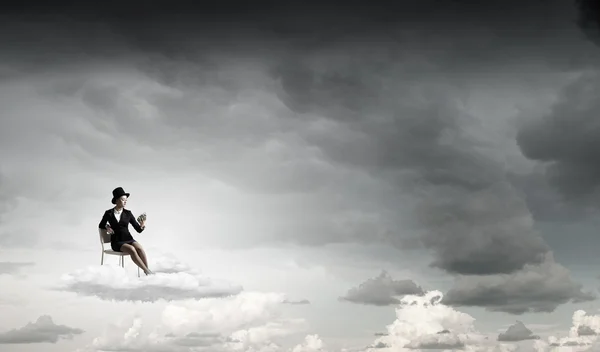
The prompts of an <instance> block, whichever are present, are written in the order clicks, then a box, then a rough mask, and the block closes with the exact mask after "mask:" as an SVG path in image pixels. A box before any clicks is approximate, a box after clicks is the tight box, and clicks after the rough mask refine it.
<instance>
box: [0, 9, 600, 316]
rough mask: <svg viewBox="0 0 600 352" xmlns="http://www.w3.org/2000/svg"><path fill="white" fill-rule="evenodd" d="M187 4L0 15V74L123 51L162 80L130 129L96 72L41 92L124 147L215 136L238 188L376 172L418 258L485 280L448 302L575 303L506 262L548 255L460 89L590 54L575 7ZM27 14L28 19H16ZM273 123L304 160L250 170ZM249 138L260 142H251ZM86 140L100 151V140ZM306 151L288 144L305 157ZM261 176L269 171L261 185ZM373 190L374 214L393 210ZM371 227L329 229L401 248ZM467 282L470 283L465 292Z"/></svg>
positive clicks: (538, 260) (577, 61)
mask: <svg viewBox="0 0 600 352" xmlns="http://www.w3.org/2000/svg"><path fill="white" fill-rule="evenodd" d="M190 4H191V2H177V1H170V2H168V3H167V2H152V3H148V2H144V3H143V4H142V3H140V2H129V3H124V2H120V3H119V4H115V3H111V2H108V3H106V2H104V3H102V4H98V5H91V4H83V3H80V4H77V5H68V6H67V5H63V6H43V7H39V8H38V9H37V10H35V11H33V10H30V11H29V12H28V15H24V16H20V17H14V16H12V17H8V19H11V20H10V21H5V22H3V23H4V24H3V26H5V27H4V28H8V29H10V30H9V31H4V32H3V33H4V35H3V37H0V39H2V40H3V42H8V40H17V41H18V42H20V43H21V45H17V46H12V47H10V48H9V49H10V50H6V51H3V52H2V53H1V54H0V55H2V56H1V58H2V62H4V63H7V66H8V68H9V69H7V71H6V72H8V73H7V74H6V75H7V76H6V77H7V79H13V78H14V77H15V75H17V76H18V74H26V73H28V72H40V71H51V70H52V68H53V67H59V66H61V65H62V66H61V67H62V68H65V67H66V68H68V69H69V71H70V70H74V69H75V68H77V67H79V66H78V65H77V64H78V63H81V62H86V60H91V59H90V58H91V57H94V58H95V59H96V60H100V61H102V60H103V59H106V58H107V57H111V58H113V59H115V60H116V61H118V60H122V61H124V62H128V63H130V64H131V65H132V66H135V67H137V68H139V69H140V70H142V71H143V72H144V73H146V74H147V75H148V76H149V77H151V78H153V79H156V80H157V81H159V82H160V83H162V84H165V85H167V86H168V87H166V88H173V91H168V92H164V91H162V92H160V93H156V92H152V93H145V94H144V93H142V98H143V99H142V100H143V101H145V102H146V103H149V104H150V105H152V106H154V107H156V109H157V111H158V112H157V115H158V117H157V118H156V119H155V120H154V121H152V122H148V123H146V124H143V123H142V122H144V120H141V119H139V118H138V117H140V116H143V115H144V114H140V113H138V112H136V111H135V109H134V108H133V105H132V104H131V101H130V100H127V99H125V98H124V95H125V92H124V91H119V90H118V89H119V87H120V82H111V79H113V78H109V79H107V81H108V82H100V83H98V82H87V81H85V80H81V81H74V82H73V81H71V82H68V81H64V82H63V83H62V85H61V87H60V88H61V90H60V92H59V94H57V93H56V91H53V89H49V90H50V91H52V94H54V95H55V96H60V97H61V98H62V97H65V96H68V97H71V96H75V97H77V98H78V99H81V102H82V103H83V104H84V106H86V107H88V108H90V109H91V110H93V111H96V112H98V116H97V117H96V118H92V119H91V120H92V123H93V124H94V125H95V126H96V127H97V128H98V129H99V130H102V129H103V128H106V127H102V126H103V122H104V121H105V120H109V121H111V122H115V123H116V124H117V123H118V124H119V125H120V129H119V130H120V131H121V133H123V134H126V133H129V134H130V136H131V137H130V138H132V139H135V140H136V141H138V142H139V143H140V144H144V145H152V146H153V148H156V149H158V148H166V147H167V146H169V145H171V144H173V143H181V144H178V147H180V146H181V147H182V148H185V147H186V146H187V145H186V144H185V141H189V140H200V141H202V142H206V143H213V142H214V144H213V145H212V147H213V148H208V150H207V151H206V154H207V155H211V156H215V159H219V158H220V159H222V160H226V161H227V162H228V165H227V166H223V168H222V169H221V170H220V172H221V174H222V175H225V176H226V177H228V178H227V181H230V180H231V181H232V183H233V181H237V182H238V184H242V185H244V186H245V187H246V188H248V189H252V188H254V189H259V190H260V191H265V190H267V189H269V188H272V189H274V188H277V189H278V191H281V192H283V191H284V190H285V188H286V187H287V188H288V189H291V188H293V190H294V191H296V192H305V193H308V192H309V191H316V190H319V191H322V190H323V189H328V187H330V188H334V187H335V186H339V184H340V183H337V184H336V183H335V182H332V181H331V179H328V178H327V177H326V176H328V175H330V173H328V172H330V171H331V169H336V170H340V169H350V170H354V171H358V172H361V173H364V174H366V175H369V176H371V177H373V178H374V179H377V180H378V181H383V182H384V183H386V184H389V185H390V188H392V187H393V188H394V189H393V190H392V191H390V192H389V193H388V194H386V197H390V195H395V194H403V195H408V196H409V197H412V198H413V200H416V203H417V204H418V207H417V209H416V214H415V215H416V216H415V217H414V218H410V217H409V219H406V227H404V226H402V227H401V228H402V229H403V230H404V229H405V228H408V227H409V226H410V225H414V226H415V227H417V228H418V229H416V230H415V231H414V233H418V234H419V235H420V237H419V240H420V242H421V244H422V245H424V246H425V247H426V248H427V249H429V250H431V251H432V252H433V254H434V259H433V261H432V265H433V266H435V267H438V268H440V269H442V270H444V271H446V272H448V273H452V274H480V275H491V276H489V277H467V278H465V280H466V281H465V282H466V283H467V284H468V285H466V286H465V287H466V288H464V289H463V288H462V287H461V288H457V289H454V290H453V291H451V292H449V294H448V298H449V300H450V301H451V302H453V303H455V304H465V305H481V306H485V307H488V308H489V309H492V310H504V311H509V312H522V311H527V310H528V309H530V308H528V307H529V305H531V306H532V307H533V308H531V309H532V310H534V311H546V310H552V309H554V308H555V307H556V305H557V304H559V303H563V302H566V301H568V300H569V299H571V298H574V297H575V298H576V299H587V298H588V297H587V296H585V295H583V294H582V293H580V291H579V288H578V286H577V285H576V284H574V283H573V282H572V281H571V280H570V279H569V277H568V275H566V277H565V276H563V280H562V282H560V283H556V282H554V281H552V285H551V284H548V285H546V286H543V287H545V288H546V289H547V290H546V291H544V292H537V291H535V290H534V291H528V290H527V289H528V288H530V283H531V282H536V280H535V277H533V279H532V277H530V276H527V275H526V274H527V273H526V272H524V270H522V269H527V270H538V269H539V268H538V269H536V267H535V265H538V266H540V265H542V266H543V265H545V264H544V263H542V261H543V258H544V256H545V255H546V254H548V253H549V250H550V249H549V248H548V246H547V245H546V244H545V242H544V241H543V240H542V239H541V237H540V236H539V234H537V233H536V232H535V231H533V229H532V226H533V220H532V216H531V213H530V212H529V209H528V208H527V206H526V205H527V204H526V203H525V202H524V201H523V195H522V194H521V193H519V192H518V190H517V189H515V188H513V187H512V186H511V185H510V183H509V180H507V177H506V170H505V163H504V159H501V158H494V157H493V156H494V155H496V153H497V152H498V148H497V146H496V145H494V144H493V143H492V142H491V141H489V140H488V139H486V137H485V136H483V137H482V134H481V131H482V130H484V129H485V126H486V124H485V123H483V121H484V120H485V119H486V118H489V117H487V116H474V115H473V114H471V113H469V112H468V111H467V109H466V108H465V105H467V102H468V100H469V98H470V97H471V93H472V91H473V90H476V89H477V88H473V86H472V85H470V83H471V82H472V81H477V83H481V82H484V83H485V85H490V83H492V85H493V83H494V82H502V81H503V80H504V79H508V78H505V77H513V78H511V79H514V81H511V84H512V83H515V82H517V83H522V84H525V82H528V81H529V78H534V79H536V78H537V76H536V74H539V73H545V72H552V71H553V70H556V69H559V70H562V69H572V68H578V69H579V68H581V67H584V66H587V65H591V64H592V63H595V62H600V60H597V59H598V55H600V54H599V53H598V50H596V48H592V47H593V46H592V45H588V46H586V45H585V44H588V43H587V42H586V41H585V40H583V39H581V38H579V37H578V36H579V34H580V33H579V29H578V28H577V27H576V26H575V25H574V24H572V23H571V22H572V20H573V18H575V15H576V13H575V8H574V6H573V3H572V2H571V1H558V0H557V1H530V2H527V3H524V2H523V1H487V2H476V1H447V2H439V1H418V2H417V1H410V2H409V1H406V2H394V4H393V5H392V2H384V3H382V2H378V4H377V5H375V4H373V5H366V4H365V3H359V2H353V1H350V2H346V3H344V4H343V5H342V6H336V7H334V6H333V5H332V3H331V2H320V4H319V5H317V4H316V3H315V4H308V3H305V2H293V3H285V4H282V3H278V4H274V3H271V2H260V3H252V4H248V5H245V6H242V7H239V6H232V4H228V3H227V2H223V3H220V4H219V5H217V4H216V3H213V4H210V5H202V7H200V8H198V7H196V9H195V10H193V9H191V8H185V7H186V6H191V5H190ZM92 7H94V8H92ZM20 10H21V11H23V10H24V9H23V7H21V9H20ZM14 11H16V10H14ZM44 12H46V13H50V12H53V14H51V15H48V14H44ZM15 13H16V12H13V13H12V14H10V15H14V14H15ZM75 14H76V15H77V16H78V17H77V21H74V20H73V19H72V18H74V16H75ZM69 17H71V19H69ZM15 18H17V20H15ZM58 20H60V21H61V22H60V24H58V22H56V21H58ZM19 21H21V22H19ZM31 23H35V24H36V25H35V26H34V27H33V28H32V27H29V26H28V25H29V24H31ZM25 29H28V30H25ZM0 35H1V34H0ZM23 39H25V40H23ZM592 49H593V50H592ZM40 53H44V55H40ZM594 55H596V56H594ZM236 65H239V66H241V67H245V69H246V70H245V71H244V74H245V75H248V76H242V75H241V74H240V75H237V74H238V73H239V72H238V71H235V70H234V71H233V73H231V75H230V76H228V75H227V74H223V71H221V70H220V69H222V68H224V67H225V68H230V66H232V67H234V68H235V67H236ZM19 70H21V71H19ZM248 71H251V72H252V74H250V73H247V72H248ZM3 72H4V71H3ZM15 72H16V73H15ZM64 72H67V71H64ZM255 72H259V73H264V72H268V74H269V75H268V76H265V77H263V76H261V75H260V74H257V75H256V76H255V75H254V73H255ZM232 76H235V78H232ZM257 76H259V78H257ZM515 76H518V78H517V79H515V78H514V77H515ZM240 77H242V78H240ZM236 78H237V79H236ZM207 87H211V88H213V89H207ZM161 88H162V87H161ZM166 88H165V89H166ZM243 89H245V91H246V92H247V91H253V92H266V93H271V94H272V93H275V94H277V97H278V98H279V99H280V100H281V102H282V103H283V104H285V105H283V106H282V105H281V104H279V105H277V104H276V103H273V102H272V101H270V100H268V99H267V100H264V101H263V100H260V99H257V101H258V102H259V103H258V105H259V106H261V107H265V106H266V107H268V108H269V109H270V111H271V112H272V115H273V116H269V117H265V115H267V114H265V113H264V111H258V112H256V113H254V111H249V110H248V109H247V108H246V107H245V106H243V105H242V106H241V107H236V106H235V105H236V103H238V102H239V101H240V100H239V99H240V96H241V94H238V93H240V92H242V90H243ZM221 93H224V94H221ZM203 99H205V100H203ZM206 101H211V102H216V103H215V105H218V106H219V107H226V108H227V109H229V110H235V109H236V108H237V109H238V110H237V111H240V110H241V111H243V112H244V114H240V115H234V117H237V119H233V118H231V119H230V120H227V119H215V118H214V117H215V116H222V114H221V113H222V112H223V111H222V110H218V109H216V110H215V111H212V110H210V109H208V108H207V107H206V104H205V102H206ZM277 103H279V102H277ZM269 104H271V105H269ZM229 110H228V111H229ZM244 117H248V118H247V119H245V118H244ZM250 117H252V118H253V119H251V118H250ZM223 121H225V122H223ZM233 121H235V123H233ZM256 121H259V122H258V123H257V122H256ZM309 124H311V125H310V127H306V126H307V125H309ZM104 132H106V133H109V132H110V131H106V130H104ZM113 132H114V131H113ZM571 133H572V132H571ZM116 135H117V136H120V135H119V134H116ZM273 135H276V136H282V135H286V136H289V135H293V136H294V137H295V138H292V139H291V140H294V141H297V143H298V146H301V147H306V148H307V149H308V147H310V148H311V149H310V150H311V151H314V155H318V158H319V163H313V162H302V161H303V160H298V161H297V160H294V162H290V159H292V157H290V155H289V154H286V153H287V152H288V150H285V149H284V150H283V152H281V155H282V156H281V159H282V160H284V161H286V163H285V165H286V168H283V167H273V168H272V169H269V168H258V167H253V166H255V165H256V164H258V163H256V158H257V157H258V156H259V155H262V154H265V153H264V151H260V149H258V146H262V145H264V144H265V140H266V138H267V137H266V136H273ZM525 135H526V133H525ZM534 135H535V134H534ZM526 137H527V135H526ZM71 138H72V139H75V138H76V136H75V134H74V135H73V137H71ZM521 138H523V137H521ZM525 139H527V138H525ZM584 140H585V139H584ZM286 142H288V141H287V140H286ZM520 142H522V141H521V140H520ZM521 144H522V147H523V143H521ZM100 145H101V144H100V142H98V145H97V146H100ZM97 146H96V147H97ZM293 146H297V145H295V144H294V145H293ZM96 147H94V148H96ZM271 147H272V148H273V149H276V150H278V149H277V148H279V147H280V146H278V145H274V146H271ZM90 148H91V147H90ZM252 148H255V149H256V150H259V151H260V152H256V154H251V153H250V152H248V150H255V149H252ZM529 148H530V149H531V150H532V151H533V152H530V153H527V152H526V154H527V155H528V156H531V155H536V154H535V151H536V150H537V149H536V148H535V146H529ZM281 149H283V148H281ZM526 149H527V146H526V147H524V150H526ZM241 150H244V153H241V152H240V151H241ZM103 151H104V152H105V153H106V154H107V155H111V154H110V151H109V149H108V147H106V148H105V149H103ZM279 151H280V150H279ZM544 152H546V153H548V152H550V153H551V152H552V148H549V150H548V151H544ZM246 153H248V154H249V155H250V157H248V156H247V154H246ZM542 154H543V153H542ZM314 155H311V154H306V155H299V156H298V155H294V156H298V159H302V158H304V159H307V158H315V159H316V158H317V157H315V156H314ZM234 156H235V157H238V156H240V157H239V158H240V159H241V156H245V157H247V159H246V160H238V159H235V158H234ZM248 160H251V161H248ZM193 161H195V162H198V163H201V164H202V165H203V167H205V168H207V169H216V167H217V166H219V167H222V165H220V164H223V162H221V163H220V164H219V163H218V162H213V163H212V164H211V163H210V162H208V161H206V160H205V159H202V158H201V157H198V159H197V160H193ZM283 164H284V163H283V162H282V165H283ZM569 166H570V164H569ZM588 167H589V166H588ZM580 168H581V167H580ZM590 168H591V167H590ZM561 170H562V169H561ZM567 170H569V172H577V171H578V170H577V169H575V170H574V171H573V170H571V169H568V168H567ZM579 171H582V170H579ZM583 171H586V170H583ZM555 173H556V172H555ZM272 175H276V176H277V177H281V175H284V176H285V178H279V179H275V180H274V179H273V178H274V177H275V176H272ZM577 176H580V175H579V174H577ZM586 176H589V175H586ZM271 177H273V178H271ZM563 178H564V177H563ZM280 180H282V181H280ZM584 181H588V180H587V179H585V180H584ZM588 183H589V182H588ZM290 185H293V187H292V186H290ZM340 191H342V190H341V189H340ZM340 193H342V192H340ZM357 199H359V200H360V201H364V198H360V197H357ZM386 201H387V198H386ZM388 202H389V203H387V204H386V205H387V208H389V209H388V210H387V211H388V212H390V213H393V212H394V211H398V212H400V211H399V210H397V209H399V207H396V206H395V205H397V204H395V203H394V202H392V201H388ZM345 203H351V202H349V201H346V202H345ZM382 203H383V201H382ZM397 203H401V202H397ZM381 212H383V211H381V210H373V213H375V214H377V213H381ZM394 215H395V214H392V215H391V217H393V218H396V216H394ZM401 215H403V214H399V215H398V216H397V217H398V218H400V217H401ZM374 218H375V219H377V217H374ZM404 220H405V219H404V218H403V219H402V221H398V223H402V222H403V221H404ZM411 222H412V223H411ZM306 223H307V225H304V226H307V228H306V229H303V230H308V231H304V232H309V233H316V234H317V235H304V234H303V235H302V236H298V238H299V239H298V241H304V243H306V242H309V241H310V240H313V239H314V236H318V237H319V241H320V242H319V243H327V242H334V241H339V240H340V236H338V235H337V234H336V235H331V236H330V237H328V236H327V234H329V232H328V231H322V228H320V227H318V226H314V225H313V223H310V222H309V221H306ZM390 223H392V224H395V223H393V222H391V221H390ZM351 224H352V223H351ZM402 225H405V224H404V223H402ZM311 226H314V227H311ZM287 227H288V228H289V226H287ZM398 227H399V228H400V226H399V225H398ZM376 230H379V229H378V228H377V227H368V226H367V227H366V230H361V231H359V232H358V233H357V235H355V236H354V235H353V236H348V237H347V238H346V239H345V240H348V238H349V239H350V240H354V241H362V242H363V243H364V242H371V241H386V242H387V243H389V244H392V245H395V246H397V247H401V246H400V244H401V243H403V241H402V239H398V238H395V236H396V231H394V229H392V230H391V231H389V229H386V230H388V231H387V232H385V233H389V234H391V235H390V236H387V237H385V236H379V232H378V231H376ZM411 230H412V229H411ZM406 231H409V230H406ZM398 237H400V235H398ZM532 265H533V266H532ZM553 265H554V266H553ZM551 267H552V268H555V267H556V266H555V263H552V265H551ZM520 270H521V271H520ZM509 274H510V275H513V274H514V275H521V276H520V277H521V278H522V280H517V281H516V282H512V281H511V282H507V279H506V276H502V275H509ZM478 280H483V281H484V284H483V285H481V286H478V284H477V283H478V282H479V281H478ZM485 280H488V281H485ZM538 286H542V285H538ZM532 292H533V293H532ZM584 296H585V297H584Z"/></svg>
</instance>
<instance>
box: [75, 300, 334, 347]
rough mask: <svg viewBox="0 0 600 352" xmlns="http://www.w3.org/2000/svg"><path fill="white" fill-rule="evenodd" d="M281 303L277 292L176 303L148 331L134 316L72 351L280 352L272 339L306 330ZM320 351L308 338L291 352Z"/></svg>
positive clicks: (316, 341)
mask: <svg viewBox="0 0 600 352" xmlns="http://www.w3.org/2000/svg"><path fill="white" fill-rule="evenodd" d="M284 300H285V295H284V294H279V293H260V292H242V293H240V294H239V295H236V296H232V297H226V298H210V299H203V300H187V301H181V302H178V303H177V304H169V305H167V306H166V307H165V309H164V310H163V312H162V316H161V319H160V321H159V323H158V324H153V325H154V326H153V327H151V328H150V329H149V330H148V329H146V330H145V325H146V323H147V322H146V323H145V322H143V321H142V318H140V317H138V316H135V317H131V318H128V319H124V320H122V321H120V322H119V323H117V324H112V325H110V326H108V328H107V329H106V330H105V331H104V333H103V334H102V335H101V336H99V337H97V338H95V339H94V340H93V341H92V342H91V344H90V345H89V346H86V347H85V348H83V349H80V350H78V351H104V350H127V351H174V352H176V351H204V350H206V349H208V350H210V351H232V352H233V351H241V352H246V351H253V352H259V351H261V352H267V351H281V350H282V348H283V347H281V345H280V344H279V343H278V342H277V340H278V339H280V338H282V337H286V336H290V335H294V334H298V333H302V332H303V331H305V330H306V329H307V328H308V325H307V323H306V322H305V321H304V320H303V319H297V318H286V317H284V316H283V314H282V310H281V308H282V307H283V306H284ZM322 346H323V343H322V342H321V341H320V339H319V338H318V337H316V336H312V335H311V336H307V338H306V340H305V341H304V343H302V344H299V345H298V346H296V347H294V352H309V351H310V352H312V351H315V352H316V351H321V347H322Z"/></svg>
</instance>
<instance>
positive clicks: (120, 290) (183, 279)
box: [56, 257, 243, 302]
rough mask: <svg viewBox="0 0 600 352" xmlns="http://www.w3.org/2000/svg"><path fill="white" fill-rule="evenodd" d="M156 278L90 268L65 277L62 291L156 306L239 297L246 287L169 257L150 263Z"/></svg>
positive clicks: (106, 267)
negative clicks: (214, 298)
mask: <svg viewBox="0 0 600 352" xmlns="http://www.w3.org/2000/svg"><path fill="white" fill-rule="evenodd" d="M149 264H150V266H151V267H152V268H153V269H154V271H155V273H156V274H155V275H150V276H142V277H139V278H138V277H137V276H136V275H133V274H131V273H129V272H128V271H127V270H126V269H123V268H121V267H119V266H113V265H102V266H89V267H87V268H84V269H80V270H77V271H74V272H72V273H69V274H64V275H63V276H62V277H61V282H60V284H59V285H58V287H56V289H58V290H62V291H71V292H76V293H77V294H80V295H85V296H96V297H98V298H100V299H104V300H117V301H143V302H155V301H159V300H166V301H172V300H182V299H194V298H195V299H200V298H208V297H226V296H230V295H236V294H238V293H239V292H241V291H242V289H243V288H242V287H241V286H239V285H236V284H232V283H229V282H227V281H224V280H216V279H211V278H208V277H205V276H202V275H200V273H199V272H198V271H197V270H194V269H192V268H190V267H189V266H188V265H186V264H184V263H180V262H178V261H176V260H173V259H172V258H169V257H162V258H158V259H157V260H156V261H155V262H153V263H149Z"/></svg>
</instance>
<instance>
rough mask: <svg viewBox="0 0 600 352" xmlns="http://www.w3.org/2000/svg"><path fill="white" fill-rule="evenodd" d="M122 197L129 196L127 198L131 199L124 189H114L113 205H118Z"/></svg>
mask: <svg viewBox="0 0 600 352" xmlns="http://www.w3.org/2000/svg"><path fill="white" fill-rule="evenodd" d="M121 196H127V198H129V193H126V192H125V191H124V190H123V187H117V188H115V189H113V198H112V200H111V202H112V204H117V198H119V197H121Z"/></svg>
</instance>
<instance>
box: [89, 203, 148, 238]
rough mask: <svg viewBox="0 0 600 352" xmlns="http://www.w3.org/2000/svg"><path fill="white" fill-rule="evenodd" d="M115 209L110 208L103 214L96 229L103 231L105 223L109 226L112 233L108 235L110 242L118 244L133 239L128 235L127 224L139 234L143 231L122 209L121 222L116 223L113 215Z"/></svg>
mask: <svg viewBox="0 0 600 352" xmlns="http://www.w3.org/2000/svg"><path fill="white" fill-rule="evenodd" d="M114 211H115V209H114V208H110V209H108V210H107V211H105V212H104V215H102V220H100V224H98V228H101V229H105V228H106V223H107V222H108V223H109V224H110V227H111V228H112V229H113V231H114V233H113V234H112V235H110V241H111V242H120V241H130V240H132V239H133V237H132V236H131V233H129V227H128V226H129V224H131V225H132V226H133V228H134V229H135V230H136V231H137V232H138V233H141V232H142V231H144V228H145V227H144V228H142V227H141V226H140V224H139V223H138V222H137V220H136V218H135V216H133V214H132V213H131V211H130V210H128V209H123V212H122V213H121V220H120V221H117V218H116V217H115V214H114Z"/></svg>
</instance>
